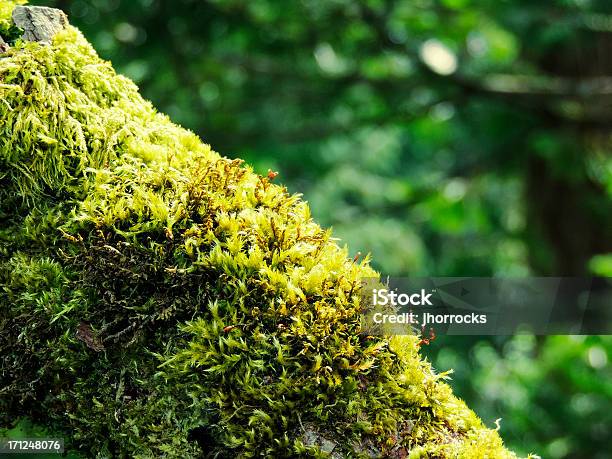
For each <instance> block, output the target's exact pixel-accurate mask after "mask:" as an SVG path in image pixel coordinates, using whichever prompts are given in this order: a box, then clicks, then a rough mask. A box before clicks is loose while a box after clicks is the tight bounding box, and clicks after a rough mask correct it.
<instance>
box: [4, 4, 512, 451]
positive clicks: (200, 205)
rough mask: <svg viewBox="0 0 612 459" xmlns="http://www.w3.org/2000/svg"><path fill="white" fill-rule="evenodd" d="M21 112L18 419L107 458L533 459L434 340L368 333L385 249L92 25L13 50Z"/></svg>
mask: <svg viewBox="0 0 612 459" xmlns="http://www.w3.org/2000/svg"><path fill="white" fill-rule="evenodd" d="M7 11H8V12H10V8H6V7H5V6H4V5H3V6H2V8H1V9H0V12H1V14H2V15H6V14H7ZM5 22H6V18H5V19H2V20H0V25H4V23H5ZM0 114H1V117H0V182H1V187H0V222H1V223H0V286H1V287H2V288H1V289H0V355H2V360H1V362H0V424H2V425H4V426H9V425H11V424H13V423H14V422H16V420H17V418H18V417H27V418H29V419H31V420H32V421H34V422H36V423H38V424H41V425H45V426H47V427H48V428H50V429H52V430H53V431H58V432H63V434H64V436H65V437H66V439H67V440H68V442H69V446H70V447H72V448H76V449H78V450H79V451H81V452H83V453H85V454H86V455H87V456H88V457H90V456H97V457H143V458H144V457H177V458H188V457H202V456H206V455H211V456H215V455H216V457H232V456H239V457H253V456H266V457H299V456H305V457H310V456H315V457H326V456H330V455H331V456H333V457H345V456H360V455H361V456H364V457H375V456H378V455H388V456H390V457H410V458H413V459H414V458H419V457H442V458H451V457H452V458H454V457H462V458H484V457H489V458H503V457H514V455H513V454H512V453H509V452H507V451H506V450H505V449H504V448H503V446H502V441H501V439H500V438H499V436H498V434H497V432H496V431H494V430H490V429H487V428H485V427H484V426H483V425H482V423H481V421H480V420H479V419H478V418H477V417H476V416H475V415H474V414H473V413H472V412H471V411H470V410H469V409H467V408H466V406H465V405H464V404H463V402H461V401H460V400H458V399H456V398H455V397H454V396H453V395H452V393H451V390H450V388H449V387H448V386H447V385H446V384H445V383H444V382H443V379H444V378H445V376H444V375H438V374H436V373H435V372H434V371H433V370H432V368H431V367H430V366H429V364H428V363H427V362H425V361H423V360H421V359H420V357H419V354H418V344H417V343H418V338H417V337H413V336H409V337H394V338H389V339H384V338H379V337H371V336H367V334H365V333H362V330H361V327H360V316H359V312H360V303H359V288H360V280H361V279H362V278H364V277H373V276H376V273H374V271H373V270H372V269H371V268H370V267H369V265H368V260H367V259H366V260H363V261H361V262H355V261H353V260H351V259H350V258H348V257H347V250H346V249H345V248H341V247H340V246H338V244H337V242H336V241H335V240H334V239H333V238H332V237H331V234H330V232H329V231H326V230H324V229H322V228H320V227H319V226H318V225H317V224H316V223H315V222H313V221H312V219H311V218H310V214H309V209H308V206H307V204H306V203H305V202H304V201H302V200H301V199H300V197H299V196H295V195H293V196H292V195H289V194H288V193H287V191H286V190H285V189H284V188H283V187H281V186H278V185H276V184H273V183H271V181H270V180H269V179H268V178H266V177H261V176H259V175H257V174H255V173H254V172H253V171H252V169H250V168H249V167H248V166H245V165H243V164H242V162H241V161H239V160H230V159H227V158H224V157H221V156H220V155H219V154H217V153H216V152H214V151H212V150H211V148H210V147H209V146H208V145H206V144H204V143H203V142H202V141H201V140H200V139H199V138H198V137H197V136H195V135H194V134H193V133H191V132H189V131H186V130H184V129H182V128H180V127H178V126H176V125H174V124H172V123H171V122H170V120H169V119H168V118H167V117H166V116H164V115H161V114H158V113H157V112H156V111H155V110H154V108H153V107H152V106H151V104H150V103H148V102H146V101H145V100H143V99H142V98H141V96H140V95H139V93H138V90H137V88H136V86H135V85H134V84H133V83H132V82H131V81H129V80H128V79H126V78H124V77H122V76H119V75H116V74H115V72H114V71H113V69H112V67H111V65H110V64H109V63H107V62H104V61H102V60H100V59H99V58H98V56H97V55H96V53H95V52H94V50H93V49H92V48H91V46H90V45H89V44H88V43H87V41H86V40H85V39H84V38H83V37H82V35H81V34H80V33H79V32H78V31H77V30H76V29H74V28H72V27H69V28H68V29H67V30H65V31H64V32H61V33H59V34H58V35H56V37H55V39H54V42H53V44H52V45H51V46H44V45H41V44H38V43H24V42H21V41H19V40H17V41H16V42H15V44H14V46H13V47H12V48H11V49H10V50H9V51H8V52H6V53H5V54H3V55H0Z"/></svg>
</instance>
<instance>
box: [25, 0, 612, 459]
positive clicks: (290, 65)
mask: <svg viewBox="0 0 612 459" xmlns="http://www.w3.org/2000/svg"><path fill="white" fill-rule="evenodd" d="M32 3H41V4H42V3H44V4H46V5H49V6H58V7H60V8H63V9H64V10H65V11H67V12H68V14H69V16H70V20H71V22H72V23H73V24H75V25H77V26H79V27H80V28H81V29H82V30H83V31H84V32H85V34H86V36H87V38H88V39H89V40H90V41H92V43H93V44H94V46H95V47H96V48H97V49H98V51H99V52H100V54H101V55H102V56H103V57H105V58H108V59H111V60H112V61H113V63H114V64H115V67H116V68H117V69H118V70H119V71H121V72H123V73H125V74H126V75H128V76H129V77H131V78H133V79H134V80H135V81H136V82H137V83H138V84H139V85H140V87H141V90H142V92H143V93H144V95H145V96H146V97H147V98H149V99H151V100H153V102H154V103H155V105H156V106H157V107H158V108H159V109H160V110H161V111H164V112H166V113H168V114H169V115H170V116H171V117H172V119H173V120H174V121H176V122H179V123H180V124H182V125H183V126H185V127H188V128H190V129H192V130H194V131H195V132H197V133H198V134H200V135H201V136H202V137H203V138H204V139H205V140H206V141H207V142H209V143H211V144H212V145H213V146H214V147H215V149H217V150H218V151H220V152H222V153H223V154H226V155H229V156H237V157H242V158H244V159H246V160H247V161H249V162H250V163H251V164H253V165H254V166H255V167H256V169H257V170H258V171H259V172H261V173H265V172H266V171H267V170H268V168H270V169H273V170H278V171H280V174H281V175H280V177H279V179H277V180H281V181H282V182H283V183H285V184H286V185H287V186H288V187H289V189H290V190H292V191H294V192H301V193H304V195H305V197H306V199H307V200H309V201H310V202H311V204H312V209H313V212H314V216H315V218H316V219H318V221H319V222H321V223H322V224H324V225H333V227H334V229H335V235H336V236H337V237H340V238H341V239H343V240H344V241H346V242H347V243H348V244H349V246H350V247H351V250H352V251H353V252H355V253H356V252H357V251H360V252H363V253H367V252H371V253H372V254H373V258H374V262H375V266H376V267H377V268H378V269H380V270H381V271H382V272H383V273H385V274H389V275H428V274H431V275H437V276H444V275H447V276H471V275H482V276H485V275H529V274H536V275H584V274H598V275H607V276H610V275H612V255H611V254H612V234H611V233H612V231H611V228H612V155H611V154H610V149H611V133H612V95H611V94H612V93H611V92H610V91H609V88H610V85H611V84H612V61H610V60H609V59H606V56H609V55H610V53H611V52H612V3H610V2H609V1H606V0H553V1H549V2H533V1H527V0H503V1H499V0H496V1H493V0H415V1H410V2H394V1H389V0H364V1H350V0H332V1H323V0H301V1H294V2H281V1H280V0H277V1H274V0H248V1H246V0H223V1H221V0H208V1H195V0H173V1H169V0H167V1H163V0H130V1H127V0H90V1H85V0H75V1H62V0H55V1H53V0H44V1H38V2H32ZM593 349H598V350H597V351H594V350H593ZM429 352H430V353H431V358H432V359H433V360H434V361H435V362H436V364H437V366H438V367H439V368H440V369H446V368H449V367H453V368H455V369H456V374H455V378H456V381H455V387H456V388H457V390H458V393H459V394H460V395H463V396H464V397H465V398H466V399H467V401H468V403H469V404H470V406H472V407H476V410H477V412H478V413H479V414H480V415H482V416H483V417H484V418H486V419H488V420H489V421H490V422H493V421H494V420H495V418H497V417H502V418H503V421H502V424H501V425H502V434H503V435H504V436H505V438H507V439H508V442H509V443H510V447H511V448H514V449H516V450H519V451H524V452H528V451H530V450H535V451H538V452H540V453H541V454H542V455H544V456H546V457H552V458H556V457H558V458H561V457H567V458H574V457H575V458H578V457H602V458H603V457H606V455H607V454H608V453H607V451H606V449H605V441H606V438H609V437H610V435H611V432H610V417H609V416H610V415H609V413H610V410H611V409H612V401H611V400H612V394H611V392H610V391H611V387H612V382H611V379H610V373H609V371H610V370H609V366H608V364H607V361H608V360H609V358H610V354H611V352H612V343H611V341H610V340H608V339H604V338H596V337H592V338H587V339H584V340H582V339H574V338H561V337H560V338H556V337H555V338H548V339H540V340H535V339H533V338H529V337H524V336H521V337H516V338H514V339H511V340H508V339H501V338H500V339H498V340H493V341H482V340H473V339H459V338H455V339H450V338H444V339H440V340H438V341H436V342H435V345H432V347H431V349H430V350H429ZM593 353H594V354H593ZM591 354H593V355H596V356H597V355H598V356H599V357H593V358H594V359H595V360H591ZM602 355H605V356H607V359H603V357H602ZM593 362H596V364H594V363H593ZM601 362H604V363H603V365H600V364H601Z"/></svg>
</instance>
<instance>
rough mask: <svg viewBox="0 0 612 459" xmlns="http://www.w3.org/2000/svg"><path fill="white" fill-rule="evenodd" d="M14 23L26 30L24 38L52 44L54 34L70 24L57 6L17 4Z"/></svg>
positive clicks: (14, 11)
mask: <svg viewBox="0 0 612 459" xmlns="http://www.w3.org/2000/svg"><path fill="white" fill-rule="evenodd" d="M13 23H14V24H15V25H16V26H17V27H19V28H21V29H23V30H24V32H23V36H22V38H23V39H24V40H26V41H37V42H40V43H46V44H50V43H51V40H52V39H53V35H55V34H56V33H57V32H59V31H61V30H63V29H65V28H66V26H68V18H67V17H66V15H65V14H64V12H63V11H62V10H58V9H55V8H47V7H46V6H17V7H15V9H14V10H13Z"/></svg>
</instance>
